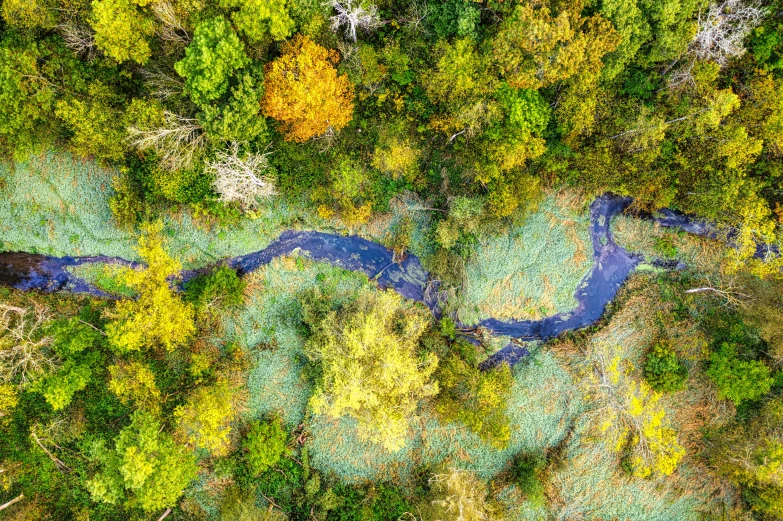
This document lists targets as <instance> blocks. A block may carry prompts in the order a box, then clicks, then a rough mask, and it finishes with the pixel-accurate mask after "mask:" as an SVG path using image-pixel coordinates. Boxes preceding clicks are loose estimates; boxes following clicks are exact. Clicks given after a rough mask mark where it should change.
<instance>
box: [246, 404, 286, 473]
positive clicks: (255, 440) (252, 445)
mask: <svg viewBox="0 0 783 521" xmlns="http://www.w3.org/2000/svg"><path fill="white" fill-rule="evenodd" d="M287 443H288V433H287V432H286V431H285V429H284V428H283V422H282V420H280V419H279V418H274V419H272V420H270V421H266V422H254V423H253V424H251V426H250V431H249V432H248V433H247V437H245V441H244V443H243V444H242V446H243V447H244V449H245V458H246V460H247V464H248V466H249V467H250V472H251V473H252V474H253V475H254V476H259V475H261V474H262V473H264V472H266V471H267V470H268V469H270V468H272V467H274V466H275V465H277V463H278V462H279V461H280V459H281V458H282V457H283V456H284V455H285V454H286V453H287V452H288V448H287V447H286V444H287Z"/></svg>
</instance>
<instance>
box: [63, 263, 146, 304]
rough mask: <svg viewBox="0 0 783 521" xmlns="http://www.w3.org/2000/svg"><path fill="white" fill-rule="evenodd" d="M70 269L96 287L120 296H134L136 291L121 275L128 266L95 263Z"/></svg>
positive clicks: (69, 268)
mask: <svg viewBox="0 0 783 521" xmlns="http://www.w3.org/2000/svg"><path fill="white" fill-rule="evenodd" d="M67 269H68V271H70V272H71V273H73V274H74V275H76V276H77V277H79V278H81V279H83V280H84V281H86V282H87V283H89V284H92V285H93V286H95V287H96V288H98V289H100V290H103V291H105V292H106V293H109V294H110V295H115V296H118V297H134V296H136V291H134V290H133V289H132V288H131V287H129V286H128V285H127V284H125V282H124V281H123V280H122V278H121V277H120V275H121V274H122V272H123V271H124V270H126V269H127V268H126V267H124V266H120V265H117V264H108V263H93V264H80V265H79V266H71V267H68V268H67Z"/></svg>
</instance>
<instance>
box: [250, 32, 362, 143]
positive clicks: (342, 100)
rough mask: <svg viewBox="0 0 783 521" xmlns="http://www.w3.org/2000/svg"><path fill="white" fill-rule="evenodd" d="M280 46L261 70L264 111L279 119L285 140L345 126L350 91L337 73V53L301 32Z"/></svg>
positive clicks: (349, 115) (301, 139)
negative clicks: (274, 58) (263, 78)
mask: <svg viewBox="0 0 783 521" xmlns="http://www.w3.org/2000/svg"><path fill="white" fill-rule="evenodd" d="M281 49H282V52H283V55H282V56H281V57H280V58H278V59H276V60H274V61H273V62H271V63H269V64H267V65H266V67H265V69H264V73H265V78H266V81H265V90H264V96H263V98H262V99H261V106H262V108H263V111H264V114H265V115H267V116H269V117H272V118H274V119H276V120H278V121H279V122H280V124H281V127H282V130H283V131H284V132H285V134H286V139H289V140H294V141H298V142H304V141H307V140H308V139H310V138H311V137H313V136H318V135H321V134H323V133H325V132H326V131H327V130H329V129H333V130H335V131H336V130H340V129H341V128H343V127H345V126H346V125H347V124H348V123H349V122H350V121H351V118H352V117H353V101H352V100H353V90H352V88H351V84H350V82H349V81H348V78H347V77H346V76H345V75H338V74H337V70H336V69H335V65H336V64H337V62H338V61H339V55H338V53H337V52H336V51H330V50H327V49H324V48H323V47H321V46H320V45H318V44H316V43H315V42H313V41H312V40H310V39H309V38H308V37H306V36H301V35H299V36H296V37H295V38H294V39H293V40H291V41H290V42H286V43H284V44H283V45H282V48H281Z"/></svg>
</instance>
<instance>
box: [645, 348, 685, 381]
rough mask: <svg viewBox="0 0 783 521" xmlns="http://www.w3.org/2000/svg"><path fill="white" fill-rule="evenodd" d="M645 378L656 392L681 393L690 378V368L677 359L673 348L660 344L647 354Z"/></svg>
mask: <svg viewBox="0 0 783 521" xmlns="http://www.w3.org/2000/svg"><path fill="white" fill-rule="evenodd" d="M644 377H645V379H646V380H647V383H649V384H650V387H652V388H653V389H655V390H656V391H661V392H673V391H679V390H680V389H682V388H683V386H684V385H685V380H686V379H687V378H688V368H687V367H685V366H684V365H683V364H682V363H681V362H680V361H679V360H678V359H677V353H676V352H674V350H673V349H672V348H671V346H669V345H668V344H667V343H665V342H659V343H657V344H655V345H654V346H653V348H652V349H651V350H650V352H649V353H647V360H646V361H645V363H644Z"/></svg>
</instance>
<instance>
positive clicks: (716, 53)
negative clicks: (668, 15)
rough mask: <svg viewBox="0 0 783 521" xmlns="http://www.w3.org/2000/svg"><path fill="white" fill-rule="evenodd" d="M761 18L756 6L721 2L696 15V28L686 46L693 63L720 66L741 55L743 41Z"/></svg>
mask: <svg viewBox="0 0 783 521" xmlns="http://www.w3.org/2000/svg"><path fill="white" fill-rule="evenodd" d="M763 18H764V10H763V9H762V8H761V6H760V5H759V4H755V3H753V4H750V5H748V4H746V3H745V1H744V0H723V1H722V2H715V3H712V4H710V6H709V9H707V12H706V13H699V29H698V32H697V33H696V36H694V38H693V41H692V42H691V45H690V52H691V54H692V55H693V56H694V57H695V58H696V59H697V60H712V61H714V62H715V63H717V64H718V65H720V66H724V65H726V63H728V61H729V59H731V58H734V57H736V56H741V55H742V54H744V53H745V38H746V37H747V36H748V34H750V32H751V31H752V30H753V28H754V27H756V26H757V25H759V24H760V23H761V20H762V19H763Z"/></svg>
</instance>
